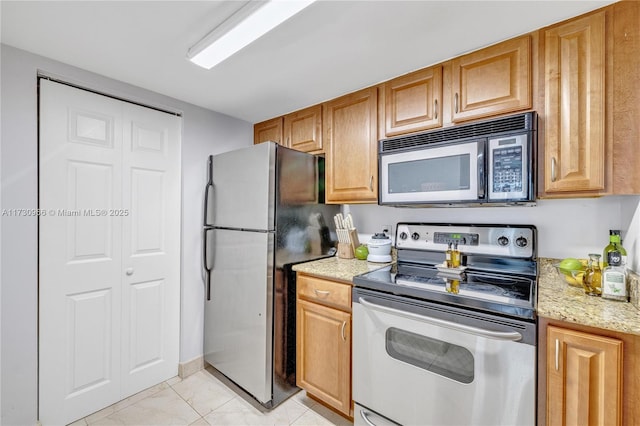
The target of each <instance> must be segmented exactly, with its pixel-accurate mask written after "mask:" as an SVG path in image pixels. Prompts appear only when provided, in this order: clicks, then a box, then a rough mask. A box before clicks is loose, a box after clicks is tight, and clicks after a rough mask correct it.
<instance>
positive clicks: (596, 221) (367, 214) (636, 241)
mask: <svg viewBox="0 0 640 426" xmlns="http://www.w3.org/2000/svg"><path fill="white" fill-rule="evenodd" d="M639 201H640V197H637V196H609V197H601V198H578V199H565V200H538V202H537V205H536V206H534V207H476V208H396V207H382V206H377V205H349V206H345V210H348V211H350V212H351V214H352V215H353V218H354V221H355V222H356V226H357V227H358V233H363V234H371V233H374V232H381V231H382V227H383V226H384V225H391V226H392V228H393V230H392V234H393V233H394V232H395V227H396V223H397V222H401V221H409V222H444V223H456V222H460V223H506V224H527V225H535V226H536V227H537V228H538V256H540V257H551V258H564V257H587V255H588V254H589V253H602V249H603V248H604V246H606V245H607V244H608V242H609V229H620V230H622V237H623V239H624V246H625V248H626V249H627V251H628V253H629V254H630V255H631V254H632V253H634V256H635V257H634V259H635V260H634V262H635V263H634V270H636V271H638V270H639V269H638V266H639V265H640V261H639V257H638V256H639V255H640V253H638V251H639V250H640V229H638V228H639V225H638V222H639V221H640V204H639ZM634 212H635V213H634ZM634 214H635V218H634V217H633V215H634ZM393 235H395V234H393ZM362 242H366V240H365V241H362Z"/></svg>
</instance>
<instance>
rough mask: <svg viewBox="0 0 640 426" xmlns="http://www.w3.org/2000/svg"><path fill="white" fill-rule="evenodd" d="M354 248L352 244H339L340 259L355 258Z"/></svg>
mask: <svg viewBox="0 0 640 426" xmlns="http://www.w3.org/2000/svg"><path fill="white" fill-rule="evenodd" d="M354 256H355V255H354V252H353V246H352V245H351V243H338V257H339V258H341V259H353V258H354Z"/></svg>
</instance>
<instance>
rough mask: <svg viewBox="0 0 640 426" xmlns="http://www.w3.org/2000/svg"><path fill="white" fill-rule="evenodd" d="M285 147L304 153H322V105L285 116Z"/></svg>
mask: <svg viewBox="0 0 640 426" xmlns="http://www.w3.org/2000/svg"><path fill="white" fill-rule="evenodd" d="M284 141H285V146H287V147H289V148H293V149H295V150H297V151H303V152H314V153H319V152H322V105H316V106H312V107H309V108H305V109H303V110H301V111H296V112H292V113H291V114H287V115H285V116H284Z"/></svg>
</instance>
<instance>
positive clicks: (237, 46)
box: [187, 0, 315, 69]
mask: <svg viewBox="0 0 640 426" xmlns="http://www.w3.org/2000/svg"><path fill="white" fill-rule="evenodd" d="M314 1H315V0H269V1H255V0H252V1H249V2H248V3H247V4H246V5H244V6H243V7H242V8H240V9H239V10H238V11H237V12H235V13H234V14H233V15H231V16H230V17H229V18H228V19H227V20H226V21H224V22H223V23H222V24H220V25H219V26H217V27H216V28H214V29H213V30H212V31H211V32H210V33H209V34H207V35H206V36H205V37H204V38H203V39H202V40H200V41H199V42H198V43H196V44H195V45H194V46H193V47H191V48H190V49H189V50H188V51H187V58H189V60H190V61H191V62H193V63H194V64H196V65H199V66H201V67H203V68H206V69H211V68H213V67H214V66H216V65H218V64H219V63H220V62H222V61H224V60H225V59H227V58H229V57H230V56H232V55H233V54H235V53H236V52H238V51H240V50H242V49H243V48H244V47H246V46H247V45H249V44H251V43H253V42H254V41H255V40H257V39H259V38H260V37H262V36H263V35H265V34H266V33H268V32H269V31H271V30H272V29H274V28H275V27H277V26H278V25H280V24H282V23H283V22H284V21H286V20H287V19H289V18H291V17H292V16H293V15H295V14H296V13H298V12H300V11H301V10H302V9H304V8H305V7H307V6H309V5H310V4H311V3H313V2H314Z"/></svg>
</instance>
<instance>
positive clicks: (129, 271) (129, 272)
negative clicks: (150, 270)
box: [125, 268, 133, 275]
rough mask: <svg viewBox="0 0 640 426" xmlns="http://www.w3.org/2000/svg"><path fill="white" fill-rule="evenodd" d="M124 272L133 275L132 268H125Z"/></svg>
mask: <svg viewBox="0 0 640 426" xmlns="http://www.w3.org/2000/svg"><path fill="white" fill-rule="evenodd" d="M125 273H126V274H127V275H133V268H127V269H126V270H125Z"/></svg>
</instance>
